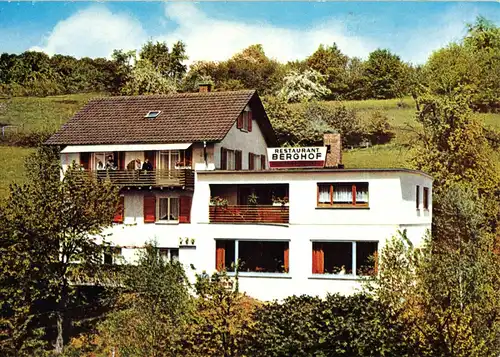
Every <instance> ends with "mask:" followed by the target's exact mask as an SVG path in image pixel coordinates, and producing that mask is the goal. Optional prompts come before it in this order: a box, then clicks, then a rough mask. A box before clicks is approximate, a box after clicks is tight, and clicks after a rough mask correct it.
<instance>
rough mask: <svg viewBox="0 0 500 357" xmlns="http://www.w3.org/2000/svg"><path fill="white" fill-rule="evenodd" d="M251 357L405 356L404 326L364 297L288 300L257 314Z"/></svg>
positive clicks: (296, 297)
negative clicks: (402, 339)
mask: <svg viewBox="0 0 500 357" xmlns="http://www.w3.org/2000/svg"><path fill="white" fill-rule="evenodd" d="M255 320H256V322H255V325H254V326H253V328H252V336H253V338H252V340H251V343H250V345H249V347H248V354H247V355H249V356H266V357H268V356H269V357H271V356H274V357H278V356H283V357H285V356H297V357H299V356H304V357H305V356H349V357H355V356H383V355H388V356H390V355H397V356H404V355H407V353H408V352H409V346H408V345H407V344H406V343H405V341H398V340H400V335H399V334H400V333H401V332H402V330H403V327H404V326H403V325H402V324H400V323H398V322H396V321H395V320H394V319H393V318H392V317H391V316H390V315H389V314H387V313H386V309H385V308H384V306H382V305H381V304H380V303H378V302H377V301H375V300H373V299H370V298H368V297H367V296H364V295H360V294H357V295H353V296H348V297H346V296H340V295H328V296H327V297H326V299H320V298H318V297H310V296H305V295H303V296H292V297H289V298H286V299H285V300H284V301H283V302H282V303H279V302H273V303H270V304H266V305H263V306H262V307H261V308H259V309H258V310H257V311H256V313H255Z"/></svg>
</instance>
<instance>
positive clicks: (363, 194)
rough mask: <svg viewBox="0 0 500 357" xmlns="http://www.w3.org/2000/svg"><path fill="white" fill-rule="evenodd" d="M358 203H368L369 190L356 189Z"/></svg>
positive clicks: (365, 188) (363, 188)
mask: <svg viewBox="0 0 500 357" xmlns="http://www.w3.org/2000/svg"><path fill="white" fill-rule="evenodd" d="M356 202H364V203H366V202H368V188H367V187H359V186H357V187H356Z"/></svg>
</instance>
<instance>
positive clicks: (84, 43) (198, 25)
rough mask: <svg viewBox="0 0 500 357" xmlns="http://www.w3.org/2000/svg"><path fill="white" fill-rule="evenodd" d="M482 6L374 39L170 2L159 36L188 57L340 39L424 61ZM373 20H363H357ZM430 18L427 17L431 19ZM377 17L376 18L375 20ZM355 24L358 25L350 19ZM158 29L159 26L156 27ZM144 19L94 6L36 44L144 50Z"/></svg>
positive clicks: (354, 49) (337, 24)
mask: <svg viewBox="0 0 500 357" xmlns="http://www.w3.org/2000/svg"><path fill="white" fill-rule="evenodd" d="M476 14H477V11H471V9H470V8H459V10H457V11H450V12H448V13H444V14H439V16H437V14H436V17H435V21H430V23H432V25H430V26H429V21H425V22H423V23H422V26H421V27H420V28H415V27H413V28H410V27H408V28H403V29H401V31H398V33H395V34H388V35H387V36H384V37H380V36H378V37H377V38H371V37H370V35H369V33H367V34H360V33H359V31H358V30H356V29H354V30H353V31H351V30H350V25H349V23H348V22H344V21H341V20H339V19H335V18H333V17H332V18H330V19H329V20H327V21H323V22H322V23H318V24H317V25H315V26H313V27H310V28H308V29H304V30H300V29H297V28H292V27H278V26H275V25H271V24H268V23H260V22H257V21H254V20H253V21H242V20H239V19H238V20H221V19H216V18H212V17H209V16H207V15H206V14H205V13H204V12H202V11H201V10H200V9H199V8H198V7H197V6H196V5H195V4H193V3H187V2H170V3H166V4H165V14H164V15H165V16H164V17H162V18H161V19H160V21H159V23H160V24H163V25H162V27H164V26H165V27H167V25H169V24H170V26H168V27H169V28H173V30H172V31H170V32H166V33H164V34H160V35H158V36H156V38H154V40H159V41H166V42H167V43H168V44H170V45H171V44H172V43H173V42H176V41H178V40H182V41H184V42H185V43H186V44H187V52H188V55H189V58H190V59H189V62H190V63H191V62H193V61H196V60H213V61H218V60H225V59H227V58H229V57H231V56H232V55H234V54H235V53H237V52H239V51H241V50H243V49H244V48H246V47H248V46H250V45H252V44H257V43H260V44H262V45H263V46H264V50H265V51H266V54H267V55H268V56H269V57H273V58H276V59H278V60H279V61H282V62H286V61H289V60H295V59H303V58H305V57H307V56H308V55H310V54H311V53H313V52H314V50H316V48H317V47H318V46H319V45H320V44H322V43H323V44H332V43H334V42H335V43H336V44H337V45H338V47H339V48H340V49H341V50H342V52H343V53H345V54H347V55H349V56H357V57H361V58H366V57H367V56H368V54H369V53H370V52H371V51H373V50H374V49H376V48H378V47H382V48H390V49H391V50H392V51H393V52H395V53H397V54H399V55H400V56H401V58H402V59H403V60H405V61H411V62H414V63H424V62H425V61H426V59H427V58H428V56H429V55H430V54H431V53H432V51H434V50H436V49H438V48H441V47H443V46H445V45H446V44H447V43H449V42H450V41H452V40H457V39H459V38H461V37H462V35H463V33H464V31H463V29H464V25H465V22H466V21H469V22H470V21H473V20H474V17H475V16H476ZM365 20H366V21H368V19H358V20H356V21H365ZM427 20H428V19H427ZM372 21H373V19H372ZM351 25H356V24H351ZM157 30H158V29H157ZM148 38H149V37H148V34H147V33H146V29H144V28H143V26H142V25H141V23H140V22H139V21H138V20H137V19H135V18H133V17H131V16H129V15H127V14H122V13H112V12H111V11H110V10H109V9H108V8H107V7H106V6H105V5H92V6H90V7H89V8H87V9H85V10H82V11H79V12H77V13H76V14H74V15H72V16H70V17H69V18H67V19H65V20H62V21H60V22H59V23H58V24H57V25H56V26H55V27H54V28H53V30H52V31H51V33H50V34H49V35H48V36H47V38H46V39H45V40H44V41H43V42H42V43H41V44H40V45H39V46H37V47H35V48H33V49H38V50H43V51H44V52H46V53H48V54H51V55H52V54H54V53H62V54H69V55H73V56H76V57H83V56H89V57H108V56H109V55H110V54H111V52H112V50H113V49H124V50H130V49H139V48H140V47H141V45H142V44H144V43H145V41H147V39H148Z"/></svg>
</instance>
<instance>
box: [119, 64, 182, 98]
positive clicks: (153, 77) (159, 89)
mask: <svg viewBox="0 0 500 357" xmlns="http://www.w3.org/2000/svg"><path fill="white" fill-rule="evenodd" d="M176 91H177V86H176V84H175V82H174V81H173V80H172V79H170V78H168V77H165V76H163V75H162V74H161V73H160V72H158V71H157V70H155V68H154V67H153V65H152V64H151V63H150V62H149V61H148V60H140V61H139V62H137V64H136V65H135V67H134V69H133V70H132V72H131V73H130V79H129V80H128V81H127V83H126V84H125V86H124V87H123V89H122V93H123V94H126V95H142V94H168V93H175V92H176Z"/></svg>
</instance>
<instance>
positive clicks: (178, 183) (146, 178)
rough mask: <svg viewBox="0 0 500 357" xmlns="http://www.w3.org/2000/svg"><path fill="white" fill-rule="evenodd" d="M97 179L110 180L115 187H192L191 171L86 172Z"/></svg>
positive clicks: (192, 176) (192, 177)
mask: <svg viewBox="0 0 500 357" xmlns="http://www.w3.org/2000/svg"><path fill="white" fill-rule="evenodd" d="M88 172H90V173H91V174H93V175H96V176H97V178H99V179H108V178H109V179H110V180H111V182H112V183H113V184H115V185H117V186H134V187H140V186H141V187H142V186H154V187H184V188H193V187H194V174H193V170H191V169H175V170H151V171H144V170H98V171H88Z"/></svg>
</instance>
